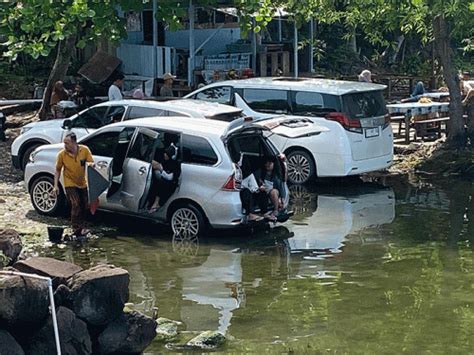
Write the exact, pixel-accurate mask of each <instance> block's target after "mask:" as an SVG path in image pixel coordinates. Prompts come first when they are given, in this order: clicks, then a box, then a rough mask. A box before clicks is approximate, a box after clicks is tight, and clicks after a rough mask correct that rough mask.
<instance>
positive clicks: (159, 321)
mask: <svg viewBox="0 0 474 355" xmlns="http://www.w3.org/2000/svg"><path fill="white" fill-rule="evenodd" d="M156 322H157V323H158V325H161V324H166V323H174V324H176V325H180V324H181V322H178V321H175V320H172V319H168V318H165V317H160V318H158V319H157V320H156Z"/></svg>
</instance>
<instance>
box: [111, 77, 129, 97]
mask: <svg viewBox="0 0 474 355" xmlns="http://www.w3.org/2000/svg"><path fill="white" fill-rule="evenodd" d="M124 79H125V76H124V75H123V74H117V76H116V77H115V80H114V82H113V83H112V85H110V87H109V101H117V100H123V95H122V87H123V80H124Z"/></svg>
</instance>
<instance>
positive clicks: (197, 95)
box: [186, 77, 393, 183]
mask: <svg viewBox="0 0 474 355" xmlns="http://www.w3.org/2000/svg"><path fill="white" fill-rule="evenodd" d="M385 88H386V87H385V86H384V85H379V84H371V83H360V82H351V81H340V80H328V79H309V78H297V79H293V78H270V77H269V78H252V79H246V80H231V81H221V82H216V83H213V84H210V85H208V86H205V87H203V88H201V89H199V90H196V91H194V92H193V93H191V94H189V95H187V96H186V97H187V98H194V99H200V100H206V101H212V102H218V103H222V104H229V105H234V106H237V107H239V108H241V109H243V113H244V114H246V115H250V116H253V117H256V118H258V119H262V118H268V117H274V116H275V115H286V116H287V117H288V115H290V117H291V116H298V117H301V116H303V117H306V118H308V119H310V120H311V121H312V122H314V123H315V124H317V125H318V126H321V127H324V128H326V129H325V130H324V131H321V132H320V134H313V135H311V136H309V137H307V138H306V139H301V138H298V139H297V140H294V139H288V138H286V139H285V138H284V137H283V138H282V137H280V138H277V137H275V138H272V141H273V143H274V144H275V145H276V146H277V148H278V149H279V150H280V151H282V152H284V153H285V155H286V156H287V161H288V175H289V181H290V182H292V183H305V182H307V181H309V180H310V179H312V178H313V177H316V176H318V177H330V176H348V175H358V174H361V173H366V172H371V171H376V170H382V169H385V168H387V167H389V166H390V165H391V164H392V161H393V134H392V128H391V126H390V120H389V116H388V115H387V114H386V105H385V100H384V97H383V90H384V89H385Z"/></svg>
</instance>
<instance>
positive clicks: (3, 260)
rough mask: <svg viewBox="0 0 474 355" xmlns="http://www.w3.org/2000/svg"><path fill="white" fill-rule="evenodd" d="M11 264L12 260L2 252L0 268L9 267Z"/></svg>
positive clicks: (0, 254) (0, 252) (0, 253)
mask: <svg viewBox="0 0 474 355" xmlns="http://www.w3.org/2000/svg"><path fill="white" fill-rule="evenodd" d="M10 262H11V259H10V258H9V257H8V256H6V255H5V254H3V251H1V250H0V268H3V267H5V266H8V264H10Z"/></svg>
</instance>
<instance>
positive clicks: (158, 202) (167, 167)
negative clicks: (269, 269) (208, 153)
mask: <svg viewBox="0 0 474 355" xmlns="http://www.w3.org/2000/svg"><path fill="white" fill-rule="evenodd" d="M176 155H177V149H176V147H174V146H172V145H171V146H169V147H168V148H166V150H165V152H164V154H163V162H162V163H160V162H157V161H156V160H153V161H152V168H153V178H152V185H151V188H150V196H149V202H151V203H152V204H151V206H150V209H149V210H148V212H149V213H155V212H156V211H157V210H158V209H159V208H160V207H161V206H163V205H164V204H165V203H166V201H168V199H169V198H170V197H171V195H173V193H174V192H175V190H176V188H177V187H178V181H179V176H180V175H181V165H180V163H179V162H177V161H176Z"/></svg>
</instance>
